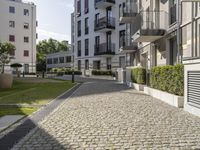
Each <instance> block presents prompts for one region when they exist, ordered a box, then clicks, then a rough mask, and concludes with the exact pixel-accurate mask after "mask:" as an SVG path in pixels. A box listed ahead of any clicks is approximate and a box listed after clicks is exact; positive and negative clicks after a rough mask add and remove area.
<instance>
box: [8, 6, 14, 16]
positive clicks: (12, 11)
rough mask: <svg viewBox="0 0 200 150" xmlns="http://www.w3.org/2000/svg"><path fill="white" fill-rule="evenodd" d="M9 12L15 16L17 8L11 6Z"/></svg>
mask: <svg viewBox="0 0 200 150" xmlns="http://www.w3.org/2000/svg"><path fill="white" fill-rule="evenodd" d="M9 12H10V13H12V14H14V13H15V7H13V6H10V7H9Z"/></svg>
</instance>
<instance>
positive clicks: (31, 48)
mask: <svg viewBox="0 0 200 150" xmlns="http://www.w3.org/2000/svg"><path fill="white" fill-rule="evenodd" d="M0 24H1V25H0V41H1V42H10V43H12V44H13V45H15V47H16V50H15V54H14V59H12V61H11V63H10V64H12V63H20V64H22V65H23V67H22V68H21V71H24V72H25V73H32V72H35V71H36V65H35V64H36V6H35V5H34V4H33V3H29V2H23V1H22V0H1V1H0ZM5 69H6V72H11V71H12V68H10V65H7V66H6V68H5Z"/></svg>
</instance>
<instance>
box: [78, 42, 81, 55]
mask: <svg viewBox="0 0 200 150" xmlns="http://www.w3.org/2000/svg"><path fill="white" fill-rule="evenodd" d="M79 56H81V41H78V57H79Z"/></svg>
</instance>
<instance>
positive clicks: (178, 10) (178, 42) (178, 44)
mask: <svg viewBox="0 0 200 150" xmlns="http://www.w3.org/2000/svg"><path fill="white" fill-rule="evenodd" d="M181 6H182V5H181V2H180V0H177V5H176V14H177V16H176V20H177V55H178V57H177V58H178V64H180V63H182V62H181V60H180V7H181Z"/></svg>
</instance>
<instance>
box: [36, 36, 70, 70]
mask: <svg viewBox="0 0 200 150" xmlns="http://www.w3.org/2000/svg"><path fill="white" fill-rule="evenodd" d="M68 49H69V45H68V42H67V41H62V42H59V41H57V40H54V39H52V38H50V39H48V40H43V41H40V42H39V43H38V44H37V71H45V70H46V55H47V54H51V53H56V52H62V51H67V50H68Z"/></svg>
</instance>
